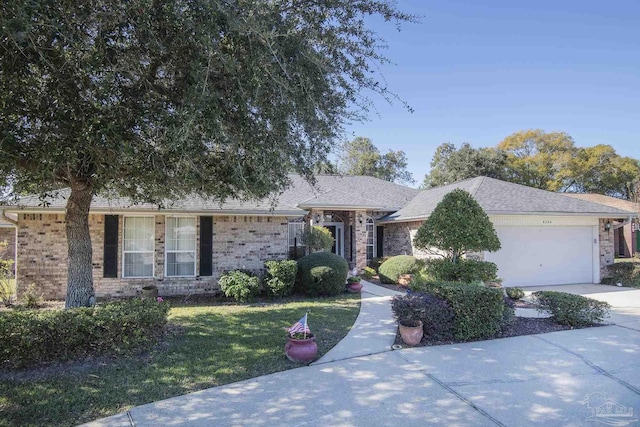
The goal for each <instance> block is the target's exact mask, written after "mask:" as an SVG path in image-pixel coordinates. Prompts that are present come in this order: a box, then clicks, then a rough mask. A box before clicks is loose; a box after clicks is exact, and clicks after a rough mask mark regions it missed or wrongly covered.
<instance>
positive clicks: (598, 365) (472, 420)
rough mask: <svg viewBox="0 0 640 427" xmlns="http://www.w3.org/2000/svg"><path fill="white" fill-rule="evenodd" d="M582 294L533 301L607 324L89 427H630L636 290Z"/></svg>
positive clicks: (211, 396) (285, 378)
mask: <svg viewBox="0 0 640 427" xmlns="http://www.w3.org/2000/svg"><path fill="white" fill-rule="evenodd" d="M580 286H581V285H580ZM593 286H594V285H587V286H584V287H579V286H576V287H569V288H567V289H561V287H545V288H544V289H547V290H563V291H570V292H574V293H584V294H587V295H588V296H591V297H595V298H598V299H604V300H607V301H609V302H611V303H612V304H613V305H614V307H615V308H614V314H613V316H612V319H611V320H612V321H613V322H614V323H616V324H612V325H609V326H602V327H596V328H588V329H579V330H571V331H562V332H555V333H550V334H543V335H530V336H521V337H514V338H506V339H500V340H493V341H482V342H472V343H464V344H454V345H444V346H437V347H423V348H415V349H404V350H399V351H383V352H381V353H378V354H372V355H368V356H364V357H350V358H347V359H342V360H332V361H328V362H326V363H319V364H315V365H312V366H308V367H302V368H299V369H293V370H290V371H285V372H281V373H277V374H272V375H268V376H264V377H259V378H254V379H251V380H247V381H242V382H238V383H235V384H230V385H227V386H223V387H217V388H213V389H208V390H203V391H201V392H197V393H192V394H189V395H186V396H180V397H175V398H172V399H168V400H164V401H161V402H155V403H151V404H148V405H144V406H140V407H137V408H133V409H132V410H131V411H130V412H129V413H126V414H120V415H117V416H115V417H111V418H107V419H104V420H99V421H96V422H94V423H91V424H90V425H94V426H123V427H124V426H131V425H135V426H159V425H162V426H187V425H189V426H282V425H287V426H424V425H434V426H435V425H437V426H541V425H544V426H585V425H594V426H595V425H613V424H602V423H600V422H603V421H607V422H609V423H611V422H613V421H615V422H617V423H618V424H615V425H640V424H638V414H640V289H638V290H630V289H619V288H613V287H611V288H609V287H607V288H606V289H605V287H603V286H601V285H597V288H596V287H593ZM527 290H531V289H527ZM367 298H368V296H365V295H363V309H365V308H366V307H367V305H368V304H367V302H366V301H367ZM371 299H372V300H375V301H379V299H380V296H375V295H374V296H371ZM370 307H373V306H370ZM369 314H370V315H371V312H370V313H369ZM383 315H384V314H383ZM369 318H370V316H369ZM354 329H357V328H354ZM355 333H356V334H358V333H361V332H355ZM598 423H600V424H598ZM624 423H627V424H624Z"/></svg>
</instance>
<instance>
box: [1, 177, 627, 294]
mask: <svg viewBox="0 0 640 427" xmlns="http://www.w3.org/2000/svg"><path fill="white" fill-rule="evenodd" d="M454 188H463V189H466V190H467V191H469V192H470V193H471V194H472V195H473V196H474V197H475V198H476V200H478V202H479V203H480V205H481V206H482V207H483V208H484V209H485V211H487V213H488V214H489V215H490V217H491V219H492V221H494V224H496V229H497V231H498V234H499V236H500V238H501V241H502V244H503V248H504V249H503V250H501V251H499V252H496V253H495V254H486V255H484V257H485V258H486V259H488V260H491V261H494V262H496V263H497V264H498V267H499V273H498V274H499V275H500V276H501V277H503V278H504V279H505V284H506V285H513V286H515V285H521V284H522V283H527V282H531V283H533V284H553V283H557V282H558V280H560V281H561V282H562V283H585V282H589V283H592V282H599V281H600V277H601V270H602V268H603V267H604V266H605V265H606V264H608V263H610V262H613V241H612V239H611V237H610V234H609V232H608V230H605V224H606V223H607V221H611V220H614V219H615V220H620V219H624V218H629V217H633V216H634V215H635V216H637V215H636V214H634V213H632V212H627V211H624V210H621V209H616V208H612V207H607V206H603V205H599V204H595V203H591V202H588V201H583V200H576V199H571V198H568V197H565V196H562V195H559V194H555V193H550V192H546V191H543V190H536V189H532V188H529V187H524V186H520V185H516V184H511V183H507V182H503V181H499V180H494V179H490V178H484V177H479V178H474V179H472V180H466V181H461V182H459V183H456V184H452V185H448V186H444V187H440V188H437V189H431V190H424V191H420V190H416V189H413V188H409V187H405V186H402V185H398V184H393V183H390V182H386V181H383V180H380V179H377V178H373V177H367V176H331V175H320V176H318V177H317V184H316V187H315V188H314V187H312V186H310V185H309V184H308V183H307V182H306V181H304V180H303V179H302V178H300V177H298V176H292V185H291V187H290V188H288V189H287V190H286V191H285V192H284V193H282V194H280V195H279V196H278V197H275V198H273V199H270V200H264V201H261V202H253V203H251V202H241V201H237V200H230V201H227V202H225V203H224V204H219V203H216V202H212V201H208V200H203V199H199V198H197V197H191V198H185V199H184V200H181V201H176V202H174V203H172V204H169V205H167V206H166V207H164V208H162V209H159V208H158V206H156V205H145V204H138V205H132V204H130V203H129V202H128V201H127V200H123V199H117V200H107V199H104V198H102V197H99V196H96V197H94V200H93V202H92V206H91V212H90V220H89V227H90V233H91V240H92V244H93V276H94V288H95V291H96V295H97V296H98V297H109V296H132V295H136V294H138V293H139V292H140V289H141V288H142V287H143V286H146V285H149V284H154V285H156V286H158V288H159V291H160V294H161V295H173V294H193V293H208V292H212V291H213V290H215V289H217V288H218V286H217V280H218V278H219V277H220V275H221V274H222V273H224V272H226V271H229V270H232V269H238V268H240V269H245V270H251V271H254V272H255V273H261V272H262V271H263V268H264V261H267V260H271V259H286V258H288V257H289V256H290V254H291V253H292V252H293V251H295V249H296V246H297V244H298V238H299V236H300V231H301V229H302V228H303V227H304V226H305V225H306V224H311V225H322V226H325V227H327V228H328V229H329V230H330V231H331V233H332V234H333V236H334V238H335V245H334V247H333V248H332V252H334V253H336V254H338V255H340V256H342V257H344V258H345V259H346V260H347V261H348V262H349V264H350V265H351V267H352V268H353V267H356V268H358V269H362V268H364V267H365V266H366V265H367V262H368V261H369V260H370V259H372V258H374V257H378V256H382V255H398V254H405V253H406V254H413V255H416V256H425V254H420V253H418V252H417V251H415V249H414V248H413V246H412V242H411V240H412V237H413V235H414V234H415V231H417V228H418V227H419V225H420V224H421V221H422V220H424V219H425V218H426V217H428V215H429V213H430V211H431V210H433V208H434V207H435V205H436V204H437V203H438V202H439V201H440V200H441V199H442V196H444V194H446V193H447V192H449V191H451V190H453V189H454ZM65 204H66V194H65V192H64V191H62V192H60V194H59V195H58V196H57V197H55V198H54V199H53V200H50V203H49V204H47V205H46V206H42V205H41V203H40V201H39V200H38V199H37V198H36V197H31V198H29V197H27V198H24V199H23V200H21V201H20V204H19V205H16V206H5V207H4V211H5V213H9V214H13V215H16V216H17V245H16V247H17V253H16V258H17V273H16V276H17V287H18V292H19V293H20V292H22V291H24V289H26V287H27V286H28V285H29V284H31V283H33V284H35V285H36V286H37V288H38V289H39V291H41V292H43V294H44V295H45V297H46V298H55V299H63V298H64V297H65V292H66V283H67V273H66V262H67V244H66V236H65V225H64V217H65ZM523 237H524V238H525V239H528V240H529V241H528V242H527V241H523V240H522V239H523ZM592 240H593V241H592ZM571 242H574V243H571ZM514 248H517V249H514ZM541 248H554V251H551V252H553V253H554V257H555V258H560V259H564V260H565V263H566V264H569V265H573V267H572V268H571V269H567V268H566V266H563V268H558V266H557V265H556V264H553V263H552V264H553V265H547V263H548V259H546V258H545V259H541V257H540V256H539V253H538V252H543V253H547V252H549V250H546V249H545V250H541ZM573 251H576V252H575V253H573ZM518 254H520V255H521V256H518ZM514 258H515V259H516V261H517V262H516V261H514ZM553 261H554V263H555V262H557V259H555V260H553ZM538 264H540V267H542V264H544V268H539V266H538ZM585 269H586V270H587V272H588V274H586V273H585V274H578V273H577V272H580V271H581V270H585ZM565 270H570V271H571V272H573V273H570V274H565V273H562V274H560V273H558V278H554V277H553V275H552V274H551V273H553V272H554V271H555V272H564V271H565ZM550 272H551V273H550ZM583 273H584V272H583Z"/></svg>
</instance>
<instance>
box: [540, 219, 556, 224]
mask: <svg viewBox="0 0 640 427" xmlns="http://www.w3.org/2000/svg"><path fill="white" fill-rule="evenodd" d="M542 223H543V224H553V221H551V220H549V219H545V220H543V221H542Z"/></svg>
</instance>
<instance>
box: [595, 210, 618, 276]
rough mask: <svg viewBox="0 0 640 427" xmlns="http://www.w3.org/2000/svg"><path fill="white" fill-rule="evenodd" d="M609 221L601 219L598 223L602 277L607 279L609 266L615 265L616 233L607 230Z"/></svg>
mask: <svg viewBox="0 0 640 427" xmlns="http://www.w3.org/2000/svg"><path fill="white" fill-rule="evenodd" d="M607 221H608V220H606V219H600V220H599V221H598V234H599V239H600V277H601V278H602V277H605V275H606V272H607V266H608V265H611V264H613V260H614V257H615V248H614V240H615V239H614V238H613V236H614V233H613V229H611V230H609V231H607V230H605V228H604V227H605V224H606V223H607Z"/></svg>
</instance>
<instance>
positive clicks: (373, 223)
mask: <svg viewBox="0 0 640 427" xmlns="http://www.w3.org/2000/svg"><path fill="white" fill-rule="evenodd" d="M369 226H371V229H369ZM365 227H366V230H367V245H366V247H367V251H366V254H367V262H369V261H371V260H372V259H373V258H375V257H376V256H377V255H378V254H377V253H376V252H377V249H378V247H377V245H376V243H377V242H376V221H375V220H374V219H373V217H372V216H367V220H366V222H365ZM369 233H371V242H372V243H371V244H369ZM369 246H371V247H372V248H371V255H372V256H373V257H372V258H369Z"/></svg>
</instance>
